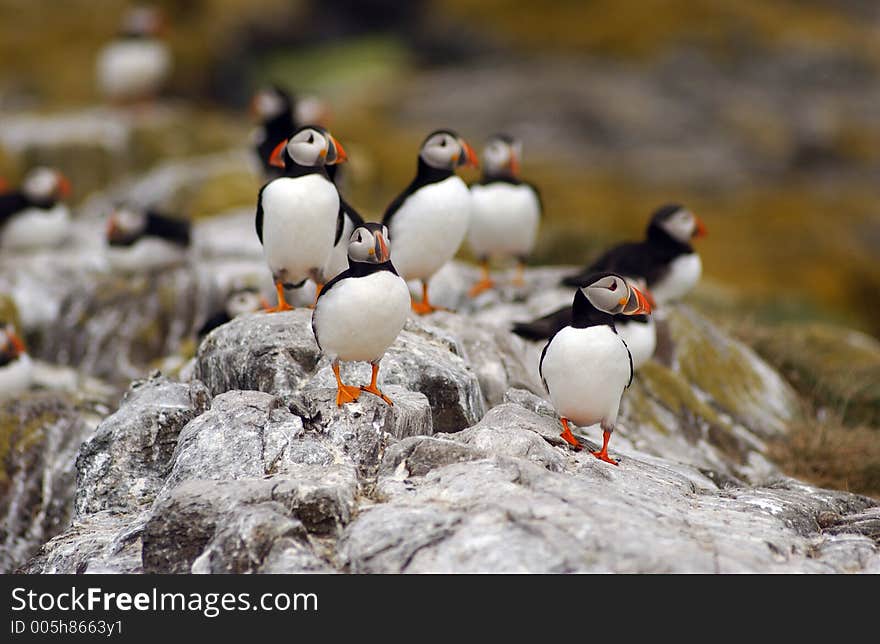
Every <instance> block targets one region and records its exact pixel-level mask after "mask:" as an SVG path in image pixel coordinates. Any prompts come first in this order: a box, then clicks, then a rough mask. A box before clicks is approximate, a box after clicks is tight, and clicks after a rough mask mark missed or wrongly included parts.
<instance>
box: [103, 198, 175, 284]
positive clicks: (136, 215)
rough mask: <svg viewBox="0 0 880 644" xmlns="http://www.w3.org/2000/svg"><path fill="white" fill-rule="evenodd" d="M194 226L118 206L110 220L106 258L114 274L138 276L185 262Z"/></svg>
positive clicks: (108, 222) (147, 212) (155, 213)
mask: <svg viewBox="0 0 880 644" xmlns="http://www.w3.org/2000/svg"><path fill="white" fill-rule="evenodd" d="M191 228H192V225H191V224H190V222H189V221H188V220H185V219H181V218H179V217H172V216H170V215H166V214H163V213H160V212H158V211H156V210H154V209H152V208H147V209H141V208H138V207H135V206H131V205H120V206H117V207H116V208H115V209H114V211H113V212H112V213H111V214H110V217H109V218H108V219H107V230H106V241H107V246H106V248H105V251H104V252H105V256H106V258H107V262H108V263H109V264H110V266H111V267H112V268H113V269H114V270H118V271H125V272H130V273H137V272H141V271H152V270H157V269H160V268H165V267H168V266H174V265H177V264H181V263H183V262H185V261H186V257H187V252H188V250H189V246H190V241H191Z"/></svg>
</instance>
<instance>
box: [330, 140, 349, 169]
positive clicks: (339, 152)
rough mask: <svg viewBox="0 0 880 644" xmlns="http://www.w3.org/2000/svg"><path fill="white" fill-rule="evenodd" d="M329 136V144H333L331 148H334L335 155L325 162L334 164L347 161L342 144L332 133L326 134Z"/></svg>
mask: <svg viewBox="0 0 880 644" xmlns="http://www.w3.org/2000/svg"><path fill="white" fill-rule="evenodd" d="M328 136H329V137H330V144H331V145H332V146H333V149H334V150H336V156H334V157H332V158H331V159H330V160H329V161H328V162H327V164H328V165H336V164H337V163H344V162H346V161H348V155H347V154H346V153H345V149H344V148H343V147H342V144H340V143H339V141H337V140H336V137H334V136H333V135H332V134H330V135H328Z"/></svg>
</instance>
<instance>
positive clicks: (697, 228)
mask: <svg viewBox="0 0 880 644" xmlns="http://www.w3.org/2000/svg"><path fill="white" fill-rule="evenodd" d="M705 235H706V226H705V225H704V224H703V222H702V221H700V219H699V218H698V217H697V216H696V215H694V214H693V213H692V212H691V211H690V210H688V209H687V208H685V207H684V206H682V205H680V204H667V205H665V206H661V207H660V208H658V209H657V210H655V211H654V213H653V214H652V215H651V219H650V221H649V222H648V228H647V230H646V231H645V239H644V240H643V241H640V242H630V243H625V244H620V245H619V246H615V247H613V248H611V249H610V250H608V251H607V252H606V253H605V254H604V255H602V256H601V257H599V259H597V260H596V261H595V262H593V263H592V264H590V265H589V266H588V267H587V268H585V269H584V270H583V271H580V272H578V273H575V274H574V275H569V276H568V277H565V278H564V279H563V280H562V284H564V285H565V286H581V285H582V284H583V283H584V280H585V279H586V278H587V277H588V276H589V275H591V274H592V273H593V272H595V271H597V270H609V271H616V272H618V273H622V274H623V275H627V276H629V277H634V278H641V279H643V280H644V281H645V286H646V287H647V288H648V289H649V290H650V291H651V294H652V296H653V298H654V300H655V301H656V303H657V304H658V305H661V304H664V303H666V302H674V301H675V300H679V299H681V298H682V297H684V296H685V295H687V294H688V293H689V292H690V291H691V289H693V288H694V286H696V284H697V282H699V281H700V274H701V273H702V267H703V265H702V262H701V261H700V256H699V255H698V254H697V252H696V251H695V250H694V249H693V247H692V246H691V241H692V240H693V239H699V238H700V237H704V236H705Z"/></svg>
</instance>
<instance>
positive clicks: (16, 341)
mask: <svg viewBox="0 0 880 644" xmlns="http://www.w3.org/2000/svg"><path fill="white" fill-rule="evenodd" d="M7 337H8V338H9V341H10V342H11V343H12V348H13V349H14V350H15V355H16V356H20V355H21V354H23V353H26V352H27V349H26V348H25V346H24V342H22V339H21V338H19V337H18V336H17V335H16V334H15V332H14V331H10V332H8V333H7Z"/></svg>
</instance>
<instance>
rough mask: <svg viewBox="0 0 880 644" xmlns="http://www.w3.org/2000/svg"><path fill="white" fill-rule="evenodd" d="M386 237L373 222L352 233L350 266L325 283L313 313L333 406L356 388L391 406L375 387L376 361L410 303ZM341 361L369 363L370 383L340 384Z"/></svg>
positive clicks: (352, 395) (396, 331)
mask: <svg viewBox="0 0 880 644" xmlns="http://www.w3.org/2000/svg"><path fill="white" fill-rule="evenodd" d="M387 236H388V229H387V228H386V227H385V226H384V225H382V224H378V223H367V224H364V225H363V226H359V227H358V228H356V229H355V230H354V231H353V232H352V234H351V236H350V238H349V244H348V258H349V267H348V269H347V270H345V271H343V272H342V273H340V274H339V275H337V276H336V277H334V278H333V279H332V280H330V281H329V282H328V283H327V284H326V285H325V286H324V288H323V289H322V290H321V293H320V294H319V296H318V300H317V302H316V303H315V310H314V312H313V313H312V330H313V331H314V334H315V340H316V341H317V343H318V347H320V349H321V350H322V351H323V352H324V353H325V354H327V355H328V356H330V357H331V359H332V361H333V371H334V373H335V374H336V380H337V387H338V391H337V399H336V402H337V404H338V405H342V404H344V403H346V402H352V401H354V400H357V398H358V396H359V394H360V391H368V392H370V393H373V394H375V395H377V396H380V397H381V398H382V399H383V400H384V401H385V402H387V403H388V404H391V401H390V400H389V399H388V398H387V397H386V396H385V395H384V394H382V392H381V391H380V390H379V388H378V386H377V378H378V372H379V361H380V360H381V359H382V356H383V355H384V354H385V351H386V350H387V349H388V347H389V346H391V344H392V343H393V342H394V340H395V339H396V338H397V336H398V334H399V333H400V331H401V330H402V329H403V326H404V324H405V323H406V319H407V317H408V315H409V311H410V305H411V302H410V295H409V288H408V287H407V285H406V282H405V281H404V280H403V279H402V278H401V277H400V276H399V275H398V274H397V271H396V270H395V268H394V265H393V264H392V263H391V255H390V253H389V249H388V243H387V241H386V238H387ZM340 361H343V362H352V361H362V362H369V363H370V364H371V365H372V367H373V376H372V381H371V383H370V385H369V386H367V387H360V388H359V387H353V386H348V385H344V384H343V383H342V380H341V378H340V376H339V362H340Z"/></svg>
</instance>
